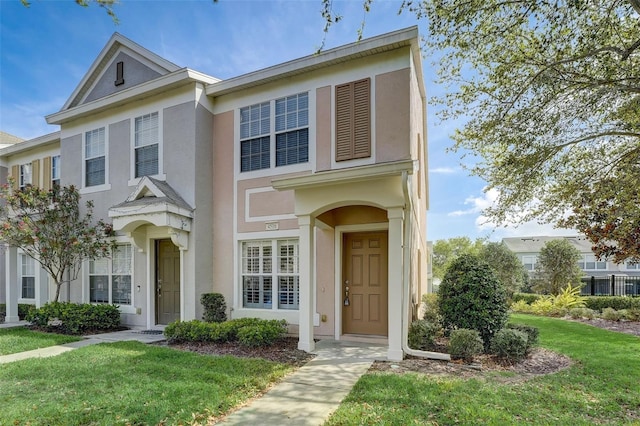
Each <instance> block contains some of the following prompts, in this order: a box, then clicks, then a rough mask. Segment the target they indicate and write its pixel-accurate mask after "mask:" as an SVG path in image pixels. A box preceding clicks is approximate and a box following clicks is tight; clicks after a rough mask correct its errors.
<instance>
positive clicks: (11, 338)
mask: <svg viewBox="0 0 640 426" xmlns="http://www.w3.org/2000/svg"><path fill="white" fill-rule="evenodd" d="M78 340H82V339H81V338H79V337H74V336H64V335H61V334H52V333H41V332H39V331H32V330H29V329H26V328H24V327H16V328H0V355H9V354H14V353H18V352H25V351H30V350H33V349H39V348H46V347H49V346H55V345H62V344H65V343H71V342H77V341H78Z"/></svg>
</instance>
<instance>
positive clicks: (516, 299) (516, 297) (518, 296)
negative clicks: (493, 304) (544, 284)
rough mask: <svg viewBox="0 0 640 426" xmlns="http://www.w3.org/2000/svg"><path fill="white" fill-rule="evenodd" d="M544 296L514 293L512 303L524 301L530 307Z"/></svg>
mask: <svg viewBox="0 0 640 426" xmlns="http://www.w3.org/2000/svg"><path fill="white" fill-rule="evenodd" d="M541 297H542V294H534V293H514V294H513V297H512V298H511V302H512V303H516V302H519V301H521V300H522V301H524V302H525V303H527V304H528V305H531V304H533V303H534V302H535V301H536V300H538V299H540V298H541Z"/></svg>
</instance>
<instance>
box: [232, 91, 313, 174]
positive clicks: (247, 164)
mask: <svg viewBox="0 0 640 426" xmlns="http://www.w3.org/2000/svg"><path fill="white" fill-rule="evenodd" d="M272 113H273V114H272ZM272 123H274V124H273V125H272ZM272 155H273V156H274V158H273V160H272ZM308 161H309V94H308V93H306V92H305V93H299V94H296V95H292V96H287V97H284V98H279V99H276V100H274V101H270V102H262V103H259V104H254V105H250V106H247V107H244V108H240V171H241V172H249V171H253V170H261V169H268V168H270V167H271V164H272V163H273V162H275V165H276V167H280V166H287V165H291V164H300V163H306V162H308Z"/></svg>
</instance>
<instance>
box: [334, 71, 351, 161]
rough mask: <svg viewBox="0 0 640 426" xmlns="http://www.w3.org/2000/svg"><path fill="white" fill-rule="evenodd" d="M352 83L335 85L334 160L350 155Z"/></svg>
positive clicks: (344, 158)
mask: <svg viewBox="0 0 640 426" xmlns="http://www.w3.org/2000/svg"><path fill="white" fill-rule="evenodd" d="M352 86H353V84H352V83H347V84H342V85H340V86H336V161H344V160H350V159H351V156H352V142H351V141H352V129H353V121H352V119H353V90H352Z"/></svg>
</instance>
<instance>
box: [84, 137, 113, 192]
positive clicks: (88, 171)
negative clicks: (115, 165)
mask: <svg viewBox="0 0 640 426" xmlns="http://www.w3.org/2000/svg"><path fill="white" fill-rule="evenodd" d="M106 151H107V150H106V134H105V128H104V127H101V128H99V129H96V130H91V131H89V132H86V133H85V140H84V161H85V177H84V186H85V187H89V186H96V185H103V184H104V183H105V181H106V170H107V167H106V166H107V164H106Z"/></svg>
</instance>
